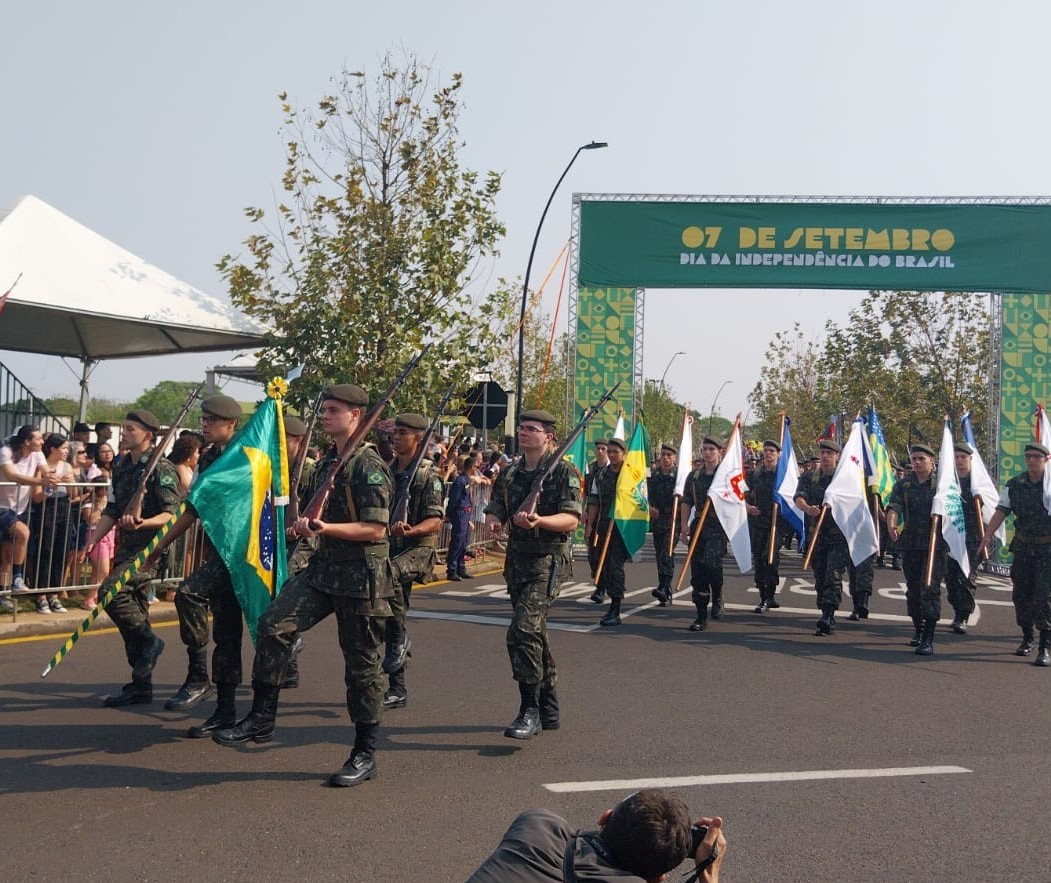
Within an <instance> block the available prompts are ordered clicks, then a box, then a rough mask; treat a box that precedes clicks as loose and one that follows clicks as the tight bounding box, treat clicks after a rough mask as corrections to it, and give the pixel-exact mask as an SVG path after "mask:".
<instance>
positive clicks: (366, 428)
mask: <svg viewBox="0 0 1051 883" xmlns="http://www.w3.org/2000/svg"><path fill="white" fill-rule="evenodd" d="M430 348H431V346H430V344H428V345H427V346H425V347H424V348H423V349H422V350H420V352H419V353H418V354H417V355H415V356H414V357H413V358H412V359H410V360H409V361H408V363H407V364H406V365H405V367H404V368H402V369H401V373H400V374H399V375H398V376H397V377H396V378H395V380H394V382H393V383H391V385H390V386H388V387H387V390H386V392H384V393H383V395H381V396H380V397H379V398H378V399H377V400H376V404H374V405H373V406H372V407H371V408H370V409H369V412H368V413H367V414H366V415H365V416H364V417H362V418H361V420H360V421H358V425H357V428H356V429H355V430H354V432H352V433H351V435H350V438H348V439H347V443H346V444H345V445H344V446H343V450H342V451H340V453H339V459H338V460H336V461H335V462H334V463H333V464H332V465H331V466H330V467H329V470H328V472H327V473H325V480H324V481H323V482H322V483H321V485H320V487H318V489H317V490H316V491H315V492H314V496H312V497H311V498H310V502H309V503H307V506H306V508H305V509H304V510H303V511H302V513H301V514H300V517H301V518H307V519H309V520H310V524H311V529H313V525H314V524H315V523H316V522H317V521H318V520H319V519H320V518H321V513H322V512H324V511H325V506H326V504H327V503H328V498H329V495H330V494H331V493H332V489H333V488H335V486H336V476H337V475H339V473H340V470H342V469H343V467H344V466H346V465H347V463H349V462H350V458H351V457H353V456H354V453H355V451H357V449H358V448H359V447H360V446H361V443H362V442H363V441H364V440H365V437H366V436H367V435H368V434H369V432H370V431H371V430H372V427H373V426H375V425H376V422H377V421H378V420H379V419H380V416H381V415H382V414H383V411H384V409H385V408H386V407H387V405H388V404H389V403H390V400H391V399H392V398H394V393H396V392H397V391H398V389H399V388H400V387H401V385H402V384H403V383H404V382H405V378H407V377H408V376H409V375H410V374H411V373H412V372H413V370H414V369H415V368H416V366H417V365H419V364H420V361H421V360H422V359H423V356H424V354H425V353H426V352H427V350H429V349H430Z"/></svg>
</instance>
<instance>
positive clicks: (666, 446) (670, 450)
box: [661, 442, 679, 454]
mask: <svg viewBox="0 0 1051 883" xmlns="http://www.w3.org/2000/svg"><path fill="white" fill-rule="evenodd" d="M665 451H667V452H668V453H669V454H678V453H679V450H678V448H676V447H674V446H672V445H670V444H668V443H667V442H665V443H664V444H662V445H661V453H662V454H663V453H664V452H665Z"/></svg>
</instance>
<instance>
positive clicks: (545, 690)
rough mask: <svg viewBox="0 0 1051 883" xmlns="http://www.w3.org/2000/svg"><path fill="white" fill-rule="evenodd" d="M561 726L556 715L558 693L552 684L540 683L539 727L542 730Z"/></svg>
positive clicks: (559, 719) (555, 728)
mask: <svg viewBox="0 0 1051 883" xmlns="http://www.w3.org/2000/svg"><path fill="white" fill-rule="evenodd" d="M560 726H562V721H561V718H559V715H558V693H556V692H555V688H554V686H551V687H545V686H544V685H543V684H541V685H540V727H541V729H544V730H557V729H558V728H559V727H560Z"/></svg>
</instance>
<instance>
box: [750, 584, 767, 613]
mask: <svg viewBox="0 0 1051 883" xmlns="http://www.w3.org/2000/svg"><path fill="white" fill-rule="evenodd" d="M770 594H771V593H770V590H769V589H767V588H764V587H763V586H760V587H759V603H758V604H756V605H755V611H754V612H755V613H766V611H767V610H769V609H770Z"/></svg>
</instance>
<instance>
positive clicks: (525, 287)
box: [512, 141, 609, 451]
mask: <svg viewBox="0 0 1051 883" xmlns="http://www.w3.org/2000/svg"><path fill="white" fill-rule="evenodd" d="M603 147H609V144H607V143H606V142H605V141H592V142H591V143H589V144H581V145H580V147H578V148H577V150H576V153H574V154H573V158H572V159H571V160H570V161H569V164H568V165H567V166H566V168H565V169H564V170H563V172H562V174H561V175H559V178H558V180H557V181H556V182H555V186H554V189H553V190H552V191H551V195H550V196H549V197H548V198H547V204H546V205H545V206H544V212H543V214H541V215H540V223H539V224H537V225H536V233H535V234H534V236H533V247H532V248H530V249H529V262H528V263H527V264H526V272H525V282H523V283H522V310H521V313H520V315H519V319H518V373H517V375H516V379H515V412H514V415H513V416H514V420H513V421H512V426H513V427H515V430H514V431H516V432H517V427H518V415H519V414H521V413H522V366H523V363H524V362H525V317H526V306H527V304H528V302H529V274H530V273H531V272H532V269H533V257H534V256H535V255H536V244H537V242H539V241H540V229H541V228H542V227H543V226H544V218H546V217H547V210H548V209H549V208H551V203H552V201H553V200H554V198H555V194H556V193H557V192H558V188H559V187H560V186H561V185H562V181H563V179H564V178H565V177H566V175H568V174H569V170H570V169H571V168H573V163H575V162H576V161H577V157H578V156H580V151H582V150H599V149H601V148H603ZM571 382H572V381H571ZM514 448H515V450H516V451H517V450H518V436H517V435H516V436H515V437H514Z"/></svg>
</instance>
